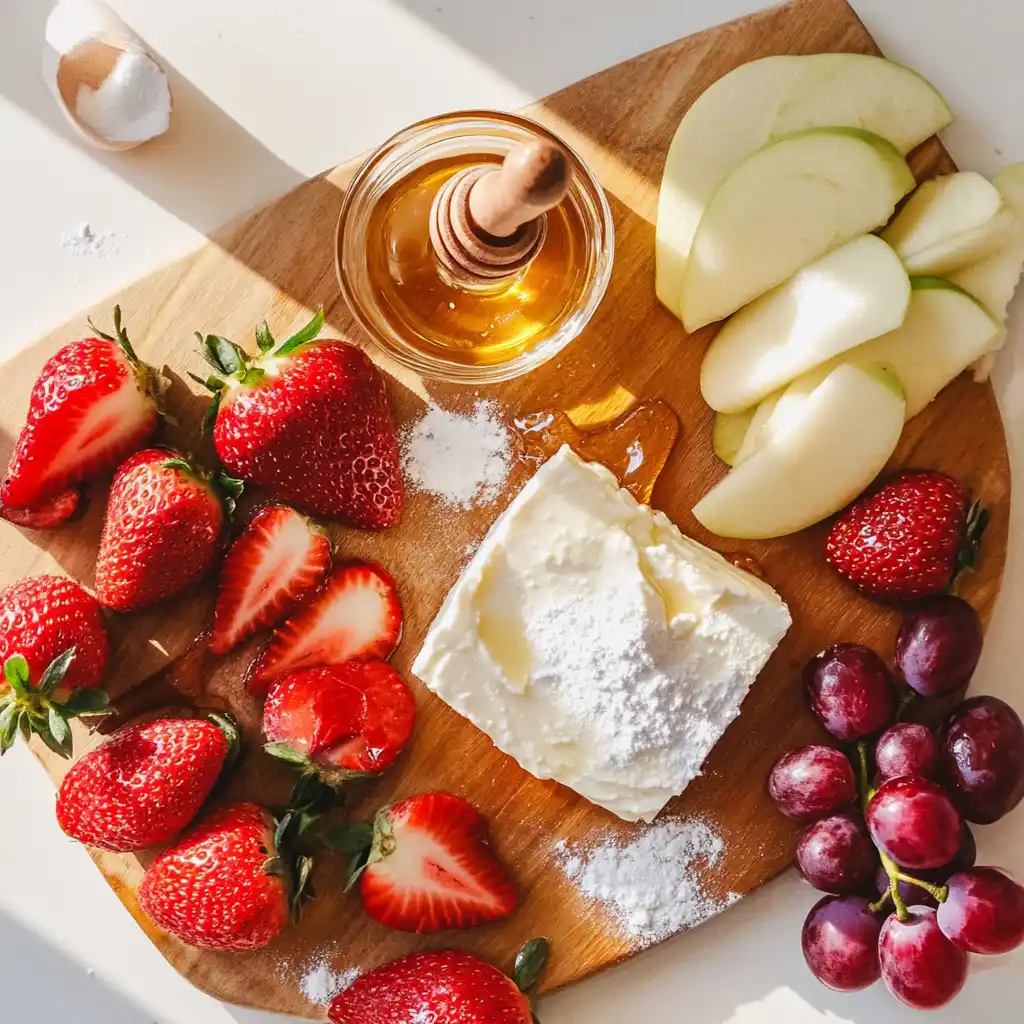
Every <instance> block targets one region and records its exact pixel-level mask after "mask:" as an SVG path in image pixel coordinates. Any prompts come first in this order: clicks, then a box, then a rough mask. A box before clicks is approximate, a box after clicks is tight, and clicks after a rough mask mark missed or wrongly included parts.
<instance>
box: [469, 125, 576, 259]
mask: <svg viewBox="0 0 1024 1024" xmlns="http://www.w3.org/2000/svg"><path fill="white" fill-rule="evenodd" d="M569 173H570V172H569V160H568V157H567V156H566V155H565V151H564V150H563V149H561V148H560V147H559V146H556V145H555V144H554V143H551V142H545V141H543V140H541V139H538V140H536V141H535V142H530V143H526V144H523V145H519V146H516V147H515V148H514V149H511V150H509V152H508V155H507V156H506V157H505V161H504V163H503V164H502V165H501V167H500V169H498V170H494V171H490V172H489V173H487V174H484V175H483V176H482V177H481V178H480V179H479V180H478V181H477V182H476V183H475V184H474V185H473V188H472V190H471V191H470V193H469V215H470V217H471V218H472V222H473V226H474V227H475V228H477V229H479V230H480V231H481V232H483V233H484V235H489V236H490V237H491V238H496V239H501V238H510V237H511V236H512V235H514V234H515V233H516V231H517V230H518V229H519V228H520V227H521V226H522V225H523V224H526V223H527V222H528V221H531V220H534V219H536V218H537V217H539V216H541V214H544V213H546V212H547V211H548V210H550V209H551V208H552V207H553V206H557V205H558V203H560V202H561V201H562V199H563V198H564V196H565V193H566V192H567V191H568V188H569Z"/></svg>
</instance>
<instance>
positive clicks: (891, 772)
mask: <svg viewBox="0 0 1024 1024" xmlns="http://www.w3.org/2000/svg"><path fill="white" fill-rule="evenodd" d="M938 757H939V744H938V742H937V741H936V739H935V737H934V736H933V735H932V731H931V729H929V728H928V727H927V726H924V725H918V724H917V723H916V722H900V723H899V725H894V726H893V727H892V728H891V729H886V731H885V732H883V733H882V735H881V736H880V737H879V740H878V743H877V744H876V745H875V767H876V768H877V769H878V775H879V777H880V778H881V779H882V780H883V781H884V780H885V779H898V778H899V777H900V776H902V775H923V776H924V777H925V778H926V779H930V778H931V777H932V776H933V775H934V774H935V768H936V763H937V761H938Z"/></svg>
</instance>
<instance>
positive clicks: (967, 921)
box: [937, 868, 1024, 953]
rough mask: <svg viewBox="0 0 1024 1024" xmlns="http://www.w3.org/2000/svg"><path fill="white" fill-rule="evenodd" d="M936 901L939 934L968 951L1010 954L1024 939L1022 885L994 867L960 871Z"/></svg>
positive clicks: (1023, 893)
mask: <svg viewBox="0 0 1024 1024" xmlns="http://www.w3.org/2000/svg"><path fill="white" fill-rule="evenodd" d="M946 884H947V885H948V886H949V896H948V897H947V898H946V900H945V902H944V903H940V904H939V911H938V917H937V919H938V922H939V927H940V928H941V929H942V934H943V935H945V936H946V938H947V939H949V941H950V942H952V943H953V945H955V946H959V947H960V948H961V949H966V950H967V951H968V952H969V953H1009V952H1010V950H1011V949H1016V948H1017V947H1018V946H1019V945H1020V944H1021V943H1022V942H1024V888H1021V886H1019V885H1018V884H1017V883H1016V882H1015V881H1014V880H1013V879H1012V878H1009V877H1008V876H1007V875H1004V874H1003V873H1002V871H997V870H996V869H995V868H974V869H973V870H972V871H961V872H959V873H957V874H955V875H954V876H953V877H952V878H951V879H950V880H949V881H948V882H947V883H946Z"/></svg>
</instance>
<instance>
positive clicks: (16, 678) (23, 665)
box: [0, 576, 107, 756]
mask: <svg viewBox="0 0 1024 1024" xmlns="http://www.w3.org/2000/svg"><path fill="white" fill-rule="evenodd" d="M0 664H2V665H3V667H4V678H3V679H0V753H4V752H5V751H7V750H9V749H10V747H11V746H12V744H13V743H14V740H15V737H16V736H17V734H18V732H19V731H21V732H22V733H23V734H24V735H25V736H28V735H29V734H32V733H35V734H36V735H38V736H39V737H40V738H41V739H42V740H43V742H44V743H46V745H47V746H48V747H50V749H51V750H53V751H54V752H56V753H59V754H62V755H64V756H68V755H70V753H71V732H70V729H69V727H68V722H69V721H70V720H71V719H72V718H78V717H87V716H91V715H97V714H106V713H107V695H106V694H105V693H103V691H102V690H99V689H96V687H98V686H99V684H100V682H101V681H102V679H103V673H104V671H105V670H106V667H107V627H106V624H105V623H104V621H103V612H102V609H101V608H100V606H99V604H98V603H97V602H96V599H95V598H94V597H92V596H91V595H90V594H88V593H87V592H86V591H85V590H83V589H82V588H81V587H80V586H79V585H78V584H77V583H75V582H74V580H69V579H66V578H65V577H63V576H35V577H33V578H31V579H27V580H21V581H20V582H18V583H15V584H14V585H13V586H10V587H7V589H6V590H4V591H2V592H0Z"/></svg>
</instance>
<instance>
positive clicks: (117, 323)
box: [88, 306, 139, 366]
mask: <svg viewBox="0 0 1024 1024" xmlns="http://www.w3.org/2000/svg"><path fill="white" fill-rule="evenodd" d="M88 324H89V326H90V327H91V328H92V329H93V330H94V331H95V332H96V337H97V338H102V339H103V340H104V341H113V342H115V343H116V344H118V345H120V346H121V350H122V351H123V352H124V354H125V355H126V356H127V357H128V360H129V362H131V363H132V364H133V365H134V366H138V365H139V357H138V356H137V355H136V354H135V349H134V347H133V346H132V343H131V340H130V339H129V338H128V332H127V331H126V330H125V329H124V326H123V325H122V323H121V307H120V306H115V307H114V333H113V334H112V335H110V334H106V333H104V332H103V331H101V330H100V329H99V328H98V327H97V326H96V325H95V324H94V323H93V322H92V320H89V321H88Z"/></svg>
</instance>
